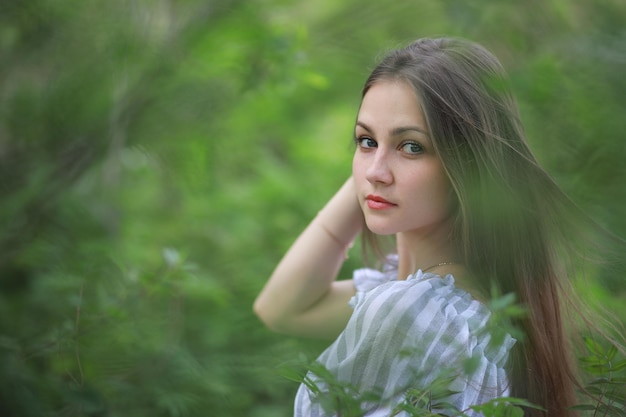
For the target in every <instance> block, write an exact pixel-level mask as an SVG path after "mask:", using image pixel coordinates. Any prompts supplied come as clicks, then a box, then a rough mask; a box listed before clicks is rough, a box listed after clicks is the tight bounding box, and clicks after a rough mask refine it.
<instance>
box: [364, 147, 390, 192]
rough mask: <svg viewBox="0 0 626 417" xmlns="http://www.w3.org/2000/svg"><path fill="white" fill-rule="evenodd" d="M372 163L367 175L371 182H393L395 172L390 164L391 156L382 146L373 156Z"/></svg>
mask: <svg viewBox="0 0 626 417" xmlns="http://www.w3.org/2000/svg"><path fill="white" fill-rule="evenodd" d="M371 161H372V163H371V165H370V166H369V167H368V168H367V171H366V173H365V176H366V178H367V180H368V181H369V182H371V183H380V184H390V183H392V182H393V174H392V172H391V167H390V166H389V162H390V161H389V158H388V156H387V155H385V153H384V152H383V151H381V150H380V148H379V149H378V150H377V151H376V155H375V156H374V158H372V160H371Z"/></svg>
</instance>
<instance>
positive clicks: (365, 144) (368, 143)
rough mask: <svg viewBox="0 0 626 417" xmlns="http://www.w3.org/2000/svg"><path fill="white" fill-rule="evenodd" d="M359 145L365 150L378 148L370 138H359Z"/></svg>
mask: <svg viewBox="0 0 626 417" xmlns="http://www.w3.org/2000/svg"><path fill="white" fill-rule="evenodd" d="M357 144H358V145H359V147H361V148H364V149H370V148H375V147H376V146H377V143H376V141H375V140H374V139H372V138H370V137H368V136H361V137H360V138H357Z"/></svg>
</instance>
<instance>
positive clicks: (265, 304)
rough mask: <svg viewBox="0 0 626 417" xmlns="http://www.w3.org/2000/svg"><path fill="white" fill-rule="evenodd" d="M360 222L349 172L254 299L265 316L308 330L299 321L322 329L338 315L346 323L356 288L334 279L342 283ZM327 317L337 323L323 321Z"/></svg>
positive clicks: (271, 322) (281, 325) (273, 324)
mask: <svg viewBox="0 0 626 417" xmlns="http://www.w3.org/2000/svg"><path fill="white" fill-rule="evenodd" d="M362 224H363V220H362V213H361V210H360V208H359V205H358V201H357V196H356V191H355V188H354V184H353V181H352V178H350V179H348V181H346V183H344V185H343V186H342V187H341V188H340V189H339V191H338V192H337V193H336V194H335V195H334V196H333V197H332V198H331V200H330V201H329V202H328V203H327V204H326V205H325V206H324V208H323V209H322V210H321V211H320V212H319V213H318V215H317V216H316V217H315V218H314V219H313V220H312V221H311V223H310V224H309V225H308V226H307V228H306V229H305V230H304V231H303V232H302V233H301V234H300V236H299V237H298V238H297V240H296V241H295V242H294V244H293V245H292V246H291V248H290V249H289V250H288V251H287V253H286V254H285V256H284V257H283V258H282V260H281V261H280V263H279V264H278V266H277V267H276V269H275V270H274V272H273V273H272V275H271V277H270V279H269V280H268V282H267V283H266V285H265V287H264V288H263V290H262V291H261V293H260V294H259V296H258V297H257V299H256V301H255V303H254V311H255V313H256V314H257V315H258V316H259V317H260V318H261V320H263V321H264V322H265V323H266V324H267V325H268V326H269V327H270V328H273V329H275V330H278V331H283V332H287V333H298V334H307V331H306V329H302V328H301V326H311V327H319V326H321V327H322V330H323V327H324V326H325V325H328V326H330V327H337V328H339V327H340V326H337V324H336V323H334V321H342V322H343V323H342V324H341V325H345V321H346V320H347V317H345V315H346V314H347V313H348V312H349V310H348V309H347V307H346V306H345V305H346V304H347V299H346V298H347V297H349V296H350V294H349V293H350V292H351V293H353V292H354V290H353V287H350V288H351V289H348V287H347V286H346V284H345V283H344V284H342V285H336V284H339V283H336V282H335V279H336V277H337V273H338V271H339V269H340V267H341V265H342V263H343V262H344V260H345V254H346V251H347V250H348V248H349V246H350V245H351V244H352V242H353V241H354V239H355V237H356V236H357V234H358V233H359V231H360V230H361V227H362ZM350 286H351V284H350ZM333 287H336V288H333ZM336 315H338V316H340V317H335V316H336ZM341 316H343V317H341ZM329 320H330V321H333V323H325V321H329ZM313 332H314V333H318V332H317V331H313Z"/></svg>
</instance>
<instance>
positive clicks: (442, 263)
mask: <svg viewBox="0 0 626 417" xmlns="http://www.w3.org/2000/svg"><path fill="white" fill-rule="evenodd" d="M457 263H458V262H439V263H438V264H435V265H432V266H429V267H428V268H426V269H423V270H422V272H428V271H430V270H431V269H435V268H437V267H438V266H444V265H456V264H457Z"/></svg>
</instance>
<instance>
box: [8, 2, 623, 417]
mask: <svg viewBox="0 0 626 417" xmlns="http://www.w3.org/2000/svg"><path fill="white" fill-rule="evenodd" d="M433 35H452V36H462V37H466V38H470V39H473V40H475V41H478V42H480V43H483V44H484V45H486V46H487V47H488V48H489V49H491V50H492V51H494V52H495V54H496V55H497V56H499V57H500V58H501V60H502V62H503V64H504V65H505V67H506V68H507V70H508V72H509V73H510V75H511V78H512V80H513V85H514V88H515V91H516V93H517V95H518V98H519V101H520V106H521V110H522V115H523V118H524V122H525V125H526V128H527V131H528V135H529V139H530V141H531V143H532V146H533V149H534V150H535V151H536V153H537V155H538V157H539V159H540V160H541V161H542V163H543V164H544V165H545V166H546V168H547V169H548V170H549V171H550V172H551V173H552V174H553V175H554V177H555V178H556V180H557V181H558V182H559V183H560V184H561V185H562V187H563V188H564V189H565V190H566V191H567V192H568V193H569V194H570V195H571V196H572V198H573V199H574V200H575V201H576V202H577V203H578V204H579V205H580V206H581V207H583V208H584V209H585V210H587V211H588V212H589V213H590V215H592V216H593V217H594V218H595V219H596V220H597V221H598V222H599V223H601V224H603V225H604V226H606V227H607V228H608V229H609V230H611V231H613V232H615V233H616V234H618V235H620V236H622V237H624V236H626V216H625V215H626V209H625V203H626V168H625V167H626V162H625V159H626V137H625V135H626V133H625V132H626V116H625V114H626V2H624V1H623V0H525V1H513V0H464V1H453V0H437V1H432V0H395V1H392V2H391V1H390V2H384V1H363V0H358V1H357V0H343V1H336V0H319V1H292V0H256V1H255V0H203V1H199V0H187V1H173V0H154V1H148V0H146V1H129V0H126V1H122V0H108V1H84V0H64V1H56V0H21V1H3V2H2V4H1V5H0V219H1V221H2V223H1V226H2V233H1V234H0V415H2V416H24V417H27V416H120V417H122V416H129V417H130V416H132V417H138V416H152V417H154V416H172V417H182V416H215V417H219V416H230V417H232V416H252V417H269V416H285V417H286V416H289V415H290V411H291V407H292V399H293V395H294V393H295V390H296V388H297V386H296V384H295V383H294V382H292V381H290V380H289V379H287V378H285V377H284V375H283V374H284V372H283V371H282V370H281V369H284V368H285V364H288V363H290V361H292V360H294V359H296V358H302V357H304V358H311V357H315V355H317V354H318V353H319V352H320V351H321V350H322V349H323V348H324V346H325V344H326V343H325V342H319V341H310V340H304V339H297V338H291V337H285V336H281V335H275V334H272V333H270V332H269V331H268V330H266V329H265V328H263V326H262V325H261V324H260V323H259V322H258V321H257V319H256V318H255V317H254V316H253V314H252V307H251V306H252V302H253V300H254V297H255V296H256V294H257V293H258V291H259V290H260V288H261V287H262V285H263V283H264V281H265V280H266V279H267V277H268V276H269V274H270V273H271V271H272V269H273V267H274V265H275V264H276V263H277V262H278V260H279V259H280V256H281V255H282V253H283V252H284V251H285V250H286V248H287V247H288V246H289V244H290V243H291V242H292V241H293V239H294V238H295V237H296V235H297V233H298V232H299V231H300V230H301V229H302V228H303V227H304V226H305V225H306V224H307V223H308V221H309V220H310V219H311V218H312V217H313V216H314V215H315V213H316V212H317V211H318V210H319V209H320V208H321V207H322V205H323V204H324V202H325V201H326V200H327V199H328V198H329V197H330V196H331V195H332V194H333V193H334V191H335V190H336V189H337V188H338V187H339V186H340V184H342V183H343V181H344V180H345V178H346V177H347V176H348V175H349V174H350V164H351V153H352V141H351V135H352V130H353V125H352V124H353V120H354V117H355V115H356V111H357V106H358V104H359V95H360V89H361V85H362V83H363V82H364V80H365V77H366V76H367V74H368V73H369V71H370V70H371V68H372V66H373V65H374V63H375V62H376V59H377V58H378V57H380V56H381V55H382V54H383V53H384V52H385V51H386V50H388V49H390V48H394V47H397V46H400V45H404V44H406V43H408V42H409V41H411V40H413V39H415V38H418V37H422V36H433ZM360 263H361V260H360V256H359V251H358V249H356V248H355V250H353V254H352V256H351V257H350V259H349V260H348V262H347V264H346V265H345V267H344V269H343V270H342V274H345V275H346V276H349V274H350V270H352V269H354V268H356V267H358V266H359V265H360ZM589 281H590V282H588V283H587V286H586V287H585V290H584V294H583V295H584V296H585V297H587V298H588V300H589V302H590V303H591V304H593V305H601V306H603V307H605V308H608V309H609V310H611V311H612V312H613V313H614V314H615V316H616V320H618V321H622V323H623V322H624V320H626V302H625V301H626V280H625V279H624V276H623V274H619V273H615V272H612V273H609V272H607V271H603V270H598V271H597V273H595V274H593V276H592V277H591V279H590V280H589Z"/></svg>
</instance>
